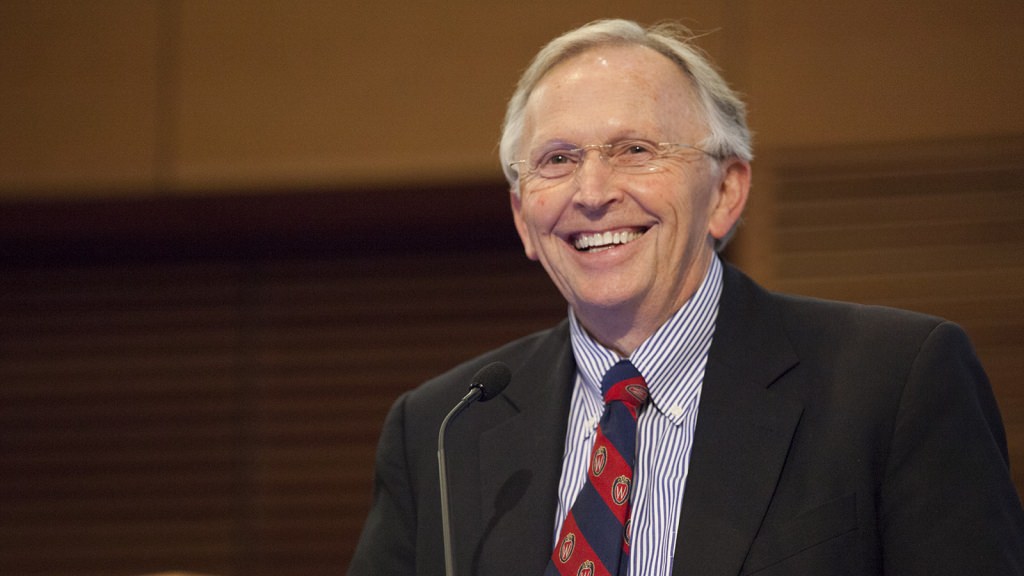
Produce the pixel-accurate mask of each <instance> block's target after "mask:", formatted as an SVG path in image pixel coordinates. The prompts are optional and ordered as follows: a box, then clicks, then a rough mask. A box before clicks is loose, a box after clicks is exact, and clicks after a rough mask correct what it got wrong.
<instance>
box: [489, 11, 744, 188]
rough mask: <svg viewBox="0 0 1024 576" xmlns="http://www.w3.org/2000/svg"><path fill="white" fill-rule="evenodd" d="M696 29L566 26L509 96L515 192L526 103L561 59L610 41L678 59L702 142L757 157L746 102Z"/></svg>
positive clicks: (507, 147)
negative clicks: (699, 42) (692, 93)
mask: <svg viewBox="0 0 1024 576" xmlns="http://www.w3.org/2000/svg"><path fill="white" fill-rule="evenodd" d="M692 40H693V34H692V33H690V32H689V30H687V29H686V28H684V27H683V26H681V25H678V24H674V23H664V24H659V25H656V26H652V27H650V28H644V27H642V26H640V25H639V24H637V23H636V22H632V21H629V20H597V21H595V22H591V23H590V24H587V25H585V26H582V27H580V28H577V29H575V30H572V31H570V32H567V33H566V34H563V35H562V36H559V37H558V38H555V39H554V40H552V41H551V42H549V43H548V44H547V46H545V47H544V48H542V49H541V51H540V52H538V53H537V56H536V57H534V59H533V62H532V63H531V64H530V66H529V68H527V69H526V71H525V72H524V73H523V75H522V77H520V78H519V84H518V85H517V87H516V91H515V92H514V93H513V94H512V98H511V99H509V102H508V109H507V110H506V112H505V123H504V125H503V126H502V133H501V144H500V147H499V156H500V157H501V166H502V170H504V172H505V178H506V179H507V180H508V182H509V185H510V186H511V188H512V191H513V193H515V194H516V195H518V194H519V178H518V175H517V173H516V171H515V169H514V168H512V167H511V166H510V165H509V163H510V162H513V161H515V160H518V158H514V157H513V155H514V154H516V152H517V150H518V148H519V142H520V139H521V138H522V136H523V125H524V116H525V114H526V103H527V101H528V100H529V98H530V94H532V93H533V90H534V88H536V86H537V84H538V83H539V82H540V81H541V79H542V78H544V76H545V75H547V73H548V72H550V71H551V69H552V68H554V67H555V66H556V65H558V64H559V63H561V62H564V61H565V60H568V59H570V58H572V57H573V56H576V55H578V54H581V53H582V52H585V51H586V50H588V49H590V48H594V47H597V46H607V45H639V46H646V47H648V48H651V49H652V50H655V51H656V52H658V53H660V54H662V55H664V56H666V57H667V58H668V59H670V60H672V61H673V62H675V63H676V64H677V65H678V66H679V67H680V68H681V69H682V70H683V72H685V73H686V76H687V77H688V78H690V79H691V80H692V81H693V88H694V89H695V90H696V92H697V98H698V100H699V110H700V112H701V114H702V116H703V117H704V120H705V122H706V123H707V127H708V131H709V133H710V134H709V136H708V137H707V138H706V139H705V141H704V142H702V143H700V144H701V147H702V148H703V149H704V150H706V151H707V152H709V153H710V154H711V155H712V156H714V157H716V158H729V157H738V158H740V159H742V160H745V161H747V162H749V161H750V160H752V159H753V149H752V147H751V142H750V130H749V129H748V128H747V120H746V116H747V114H746V105H745V104H744V103H743V101H742V100H740V98H739V97H738V96H737V95H736V93H734V92H733V91H732V90H731V89H730V88H729V86H728V84H727V83H726V82H725V80H724V79H723V78H722V76H721V75H719V73H718V71H717V70H716V69H715V67H714V65H712V64H711V62H710V61H709V60H708V58H707V57H706V56H705V55H704V53H703V52H702V51H701V50H700V49H699V48H697V47H696V46H694V45H693V43H692Z"/></svg>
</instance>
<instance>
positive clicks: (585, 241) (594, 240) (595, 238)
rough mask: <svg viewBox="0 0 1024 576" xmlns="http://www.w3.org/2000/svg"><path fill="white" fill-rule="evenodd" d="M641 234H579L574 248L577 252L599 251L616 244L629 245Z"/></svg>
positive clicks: (630, 232) (629, 232) (631, 232)
mask: <svg viewBox="0 0 1024 576" xmlns="http://www.w3.org/2000/svg"><path fill="white" fill-rule="evenodd" d="M641 234H642V233H641V232H633V231H626V232H621V231H620V232H603V233H602V232H598V233H596V234H580V235H579V236H577V237H576V242H575V244H574V246H575V247H576V249H577V250H588V249H589V250H599V249H602V248H610V247H612V246H615V245H617V244H629V243H630V242H632V241H633V240H636V239H637V238H639V237H640V236H641Z"/></svg>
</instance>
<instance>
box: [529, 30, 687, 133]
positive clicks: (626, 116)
mask: <svg viewBox="0 0 1024 576" xmlns="http://www.w3.org/2000/svg"><path fill="white" fill-rule="evenodd" d="M697 111H698V106H697V98H696V91H695V90H694V88H693V84H692V81H691V80H690V78H689V76H688V74H686V72H685V71H684V70H683V69H682V68H680V66H679V65H678V64H677V63H676V62H674V61H673V60H671V59H669V58H668V57H666V56H664V55H663V54H661V53H660V52H657V51H655V50H653V49H651V48H648V47H645V46H640V45H633V44H630V45H607V46H597V47H592V48H589V49H587V50H584V51H582V52H580V53H578V54H574V55H573V56H571V57H569V58H566V59H565V60H563V61H561V62H559V63H558V64H556V65H555V66H553V67H552V68H551V69H550V70H548V72H547V73H546V74H545V75H544V76H543V77H542V78H541V79H540V80H539V81H538V82H537V84H536V86H535V87H534V89H533V91H532V92H531V93H530V97H529V99H528V100H527V102H526V108H525V115H524V131H523V141H522V142H521V145H523V146H526V147H529V146H530V145H531V143H535V142H536V141H537V140H545V139H547V138H553V137H565V138H568V137H577V136H580V137H582V136H583V135H587V136H591V137H595V136H597V135H599V134H603V133H610V132H621V133H622V136H638V135H644V134H639V133H651V132H658V134H646V135H647V136H649V137H654V136H658V137H675V138H679V137H683V136H688V137H689V136H692V135H693V134H692V133H693V132H694V130H695V129H698V128H700V127H702V126H703V124H704V123H703V122H702V121H700V118H699V115H698V114H697ZM638 132H639V133H638ZM577 133H582V134H577Z"/></svg>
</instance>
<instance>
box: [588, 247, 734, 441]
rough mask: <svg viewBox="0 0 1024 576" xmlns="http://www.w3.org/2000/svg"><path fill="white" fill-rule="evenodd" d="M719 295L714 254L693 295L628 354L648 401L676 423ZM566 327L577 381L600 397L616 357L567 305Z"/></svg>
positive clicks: (696, 382)
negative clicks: (574, 359)
mask: <svg viewBox="0 0 1024 576" xmlns="http://www.w3.org/2000/svg"><path fill="white" fill-rule="evenodd" d="M721 294H722V263H721V261H720V260H719V259H718V256H717V255H715V256H714V257H713V258H712V259H711V265H710V266H708V272H707V274H705V275H704V280H703V281H702V282H701V284H700V287H698V288H697V291H696V292H695V293H694V295H693V296H691V297H690V299H689V300H687V301H686V303H684V304H683V306H682V307H681V308H680V309H679V310H677V311H676V313H675V314H673V315H672V316H671V317H669V319H668V320H667V321H666V322H665V323H664V324H662V325H661V326H660V327H659V328H658V329H657V330H656V331H655V332H654V334H652V335H651V336H650V337H649V338H648V339H647V340H645V341H644V342H643V343H641V344H640V346H639V347H638V348H637V349H636V350H635V351H634V352H633V354H632V355H631V356H630V357H629V359H630V361H631V362H633V365H634V366H636V368H637V370H639V371H640V374H642V375H643V377H644V380H646V381H647V387H648V389H649V390H650V394H651V403H652V404H653V405H654V406H655V408H657V410H658V411H659V412H661V413H662V414H664V415H665V416H666V417H667V418H668V419H669V420H671V421H672V422H673V423H675V424H676V425H680V424H682V422H683V419H684V414H683V410H684V407H685V406H686V405H687V404H688V399H689V398H691V397H692V396H693V394H694V393H695V392H699V389H700V384H701V382H702V381H703V368H704V364H705V362H706V360H707V352H708V349H709V348H710V346H711V339H712V336H713V334H714V326H715V319H716V318H717V316H718V302H719V298H720V297H721ZM569 325H570V337H571V342H572V350H573V354H574V355H575V357H576V366H577V371H578V373H579V377H580V378H579V379H580V382H581V383H582V385H583V387H584V388H586V391H587V393H588V394H590V395H595V396H596V398H597V399H598V400H600V398H601V377H602V376H603V375H604V373H605V372H607V371H608V369H609V368H611V367H612V365H614V364H615V363H616V362H618V361H619V360H620V357H619V355H618V354H616V353H615V352H613V351H612V350H610V349H608V348H606V347H605V346H603V345H601V344H599V343H598V342H597V341H596V340H594V339H593V338H592V337H591V336H590V334H588V333H587V331H586V330H585V329H583V326H581V325H580V323H579V321H578V320H577V319H576V315H575V313H574V312H573V311H572V308H570V309H569Z"/></svg>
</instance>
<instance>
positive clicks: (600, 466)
mask: <svg viewBox="0 0 1024 576" xmlns="http://www.w3.org/2000/svg"><path fill="white" fill-rule="evenodd" d="M607 465H608V449H607V448H605V447H604V446H601V447H599V448H598V449H597V450H595V451H594V460H593V461H592V462H591V463H590V472H591V473H593V475H594V476H600V475H601V473H602V472H604V467H605V466H607Z"/></svg>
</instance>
